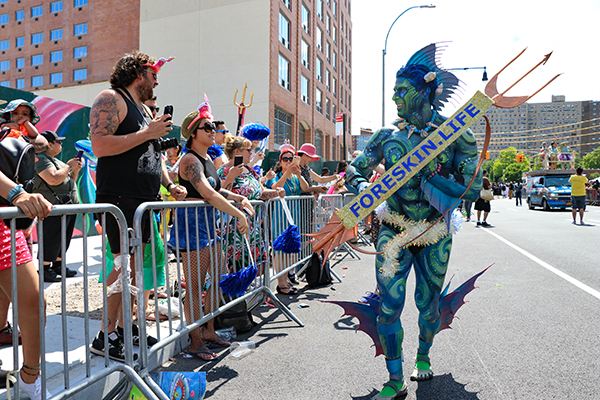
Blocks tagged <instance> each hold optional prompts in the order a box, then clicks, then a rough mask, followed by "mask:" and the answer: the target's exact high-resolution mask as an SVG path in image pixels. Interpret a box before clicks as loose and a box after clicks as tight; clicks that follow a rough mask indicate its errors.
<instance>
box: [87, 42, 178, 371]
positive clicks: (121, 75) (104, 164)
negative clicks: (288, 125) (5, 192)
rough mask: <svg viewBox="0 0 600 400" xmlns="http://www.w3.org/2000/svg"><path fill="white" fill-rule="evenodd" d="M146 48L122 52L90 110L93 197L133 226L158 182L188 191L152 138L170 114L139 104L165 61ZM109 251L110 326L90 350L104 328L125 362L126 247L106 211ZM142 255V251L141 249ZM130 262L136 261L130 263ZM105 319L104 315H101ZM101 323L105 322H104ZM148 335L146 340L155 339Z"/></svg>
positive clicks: (145, 224)
mask: <svg viewBox="0 0 600 400" xmlns="http://www.w3.org/2000/svg"><path fill="white" fill-rule="evenodd" d="M161 61H163V60H160V61H159V62H158V63H156V62H155V60H154V58H152V57H150V56H148V55H147V54H144V53H139V52H135V53H131V54H126V55H124V56H123V57H122V58H121V59H120V60H119V61H117V63H116V65H115V67H114V68H113V72H112V74H111V76H110V84H111V89H107V90H104V91H102V92H101V93H100V94H99V95H98V96H97V97H96V99H95V100H94V104H93V105H92V109H91V112H90V133H91V140H92V149H93V151H94V154H95V155H96V157H98V165H97V169H96V171H97V172H96V184H97V189H96V202H97V203H110V204H114V205H115V206H117V207H118V208H119V209H120V210H121V211H122V212H123V214H124V216H125V219H126V220H127V226H129V227H132V226H133V215H134V213H135V210H136V209H137V207H138V206H139V205H140V204H142V203H144V202H147V201H155V200H156V198H157V194H158V192H159V187H160V185H161V184H162V185H163V186H164V187H165V188H167V190H169V191H170V193H171V195H173V197H175V198H176V199H177V200H183V198H185V195H186V194H187V192H186V190H185V188H183V187H181V186H178V185H175V184H174V183H173V182H172V181H171V179H170V178H169V175H168V173H167V169H166V167H165V164H164V162H163V161H162V157H161V154H160V149H159V148H158V147H159V146H157V143H156V139H159V138H161V137H163V136H165V135H167V134H168V133H169V131H171V130H172V127H171V125H172V124H173V122H172V121H170V120H168V118H169V117H170V115H161V116H157V117H155V118H152V114H151V112H150V110H149V108H148V107H147V106H145V105H144V104H143V103H144V102H145V101H147V100H150V99H152V98H153V96H154V92H153V89H154V88H155V87H156V86H157V85H158V72H159V70H160V69H159V68H160V66H162V64H164V62H162V63H161ZM149 218H150V216H149V215H148V213H146V214H145V215H144V217H143V221H142V231H143V232H142V241H143V243H149V241H150V234H151V224H150V219H149ZM104 229H105V231H106V235H107V237H108V242H109V244H110V247H111V251H112V253H113V255H114V268H113V270H112V271H111V272H110V274H109V276H108V279H107V284H108V286H109V296H108V300H107V307H106V309H105V312H106V314H107V317H108V325H107V326H103V327H102V330H101V331H100V332H99V333H98V335H97V336H96V338H95V339H94V341H93V343H92V346H91V351H92V353H95V354H98V355H104V333H105V332H107V333H108V343H109V349H108V353H109V356H110V358H112V359H114V360H117V361H125V354H124V349H123V327H122V324H123V319H122V318H120V319H119V324H120V325H121V326H117V316H118V315H119V314H120V313H121V311H122V310H121V299H122V297H121V291H122V287H121V286H120V279H121V277H120V273H121V271H122V270H124V271H127V263H128V257H127V254H128V252H127V249H121V235H120V229H119V224H118V223H117V221H116V219H115V218H114V217H113V216H112V215H111V214H107V216H106V226H105V227H104ZM142 254H143V251H142ZM132 265H135V264H134V263H132ZM103 321H104V319H103ZM103 324H104V322H103ZM133 337H134V344H139V331H138V327H137V326H135V325H134V326H133ZM156 342H157V341H156V339H155V338H152V337H150V336H149V337H148V345H149V346H152V345H154V344H155V343H156Z"/></svg>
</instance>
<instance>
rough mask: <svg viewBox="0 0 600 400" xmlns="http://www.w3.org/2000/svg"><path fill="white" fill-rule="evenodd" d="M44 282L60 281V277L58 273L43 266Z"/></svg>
mask: <svg viewBox="0 0 600 400" xmlns="http://www.w3.org/2000/svg"><path fill="white" fill-rule="evenodd" d="M44 282H47V283H52V282H60V278H59V277H58V274H57V273H56V272H54V271H53V270H52V269H51V268H50V267H48V266H45V267H44Z"/></svg>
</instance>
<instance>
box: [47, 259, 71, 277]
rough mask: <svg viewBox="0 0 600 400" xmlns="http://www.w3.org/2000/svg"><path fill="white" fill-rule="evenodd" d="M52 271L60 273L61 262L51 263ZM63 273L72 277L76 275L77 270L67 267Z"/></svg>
mask: <svg viewBox="0 0 600 400" xmlns="http://www.w3.org/2000/svg"><path fill="white" fill-rule="evenodd" d="M51 269H52V271H54V273H55V274H56V275H62V264H58V263H52V268H51ZM65 271H66V272H65V274H66V276H67V278H72V277H74V276H75V275H77V271H73V270H72V269H69V268H65Z"/></svg>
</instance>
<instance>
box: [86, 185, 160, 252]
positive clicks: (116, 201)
mask: <svg viewBox="0 0 600 400" xmlns="http://www.w3.org/2000/svg"><path fill="white" fill-rule="evenodd" d="M149 201H152V200H148V199H137V198H131V197H121V196H105V195H97V196H96V203H109V204H113V205H115V206H117V208H119V210H121V212H123V215H124V216H125V220H126V221H127V228H133V216H134V214H135V210H137V208H138V207H139V205H140V204H142V203H146V202H149ZM149 216H150V212H145V213H144V215H143V216H142V243H150V232H151V229H150V218H149ZM100 222H102V220H100ZM102 228H103V230H104V232H106V237H107V238H108V243H109V244H110V251H111V252H112V253H113V254H121V229H120V227H119V223H118V222H117V219H116V218H115V217H114V216H113V215H112V214H111V213H107V214H106V226H105V227H102ZM131 251H132V248H131V247H130V248H129V252H130V253H131Z"/></svg>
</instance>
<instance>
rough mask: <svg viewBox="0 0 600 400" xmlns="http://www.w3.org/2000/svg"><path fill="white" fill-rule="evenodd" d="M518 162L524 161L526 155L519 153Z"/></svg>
mask: <svg viewBox="0 0 600 400" xmlns="http://www.w3.org/2000/svg"><path fill="white" fill-rule="evenodd" d="M516 160H517V162H523V161H524V156H523V154H517V158H516Z"/></svg>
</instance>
